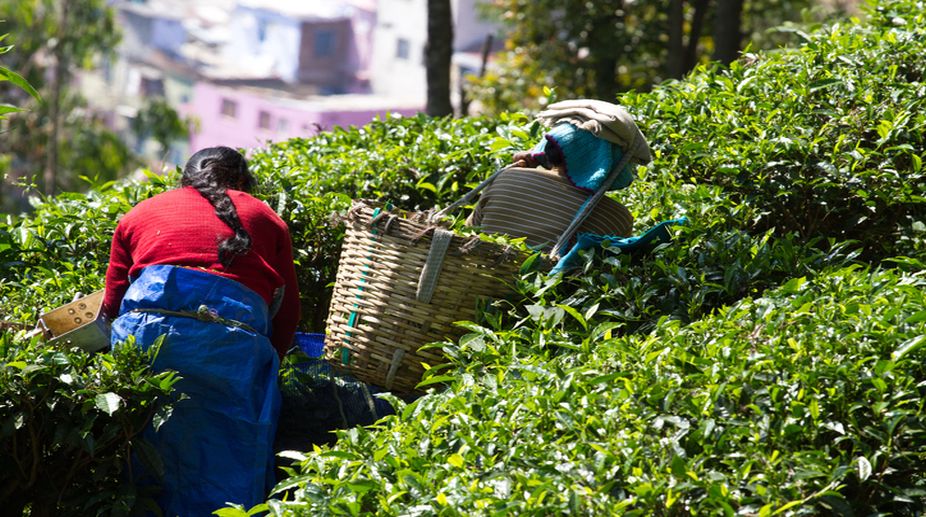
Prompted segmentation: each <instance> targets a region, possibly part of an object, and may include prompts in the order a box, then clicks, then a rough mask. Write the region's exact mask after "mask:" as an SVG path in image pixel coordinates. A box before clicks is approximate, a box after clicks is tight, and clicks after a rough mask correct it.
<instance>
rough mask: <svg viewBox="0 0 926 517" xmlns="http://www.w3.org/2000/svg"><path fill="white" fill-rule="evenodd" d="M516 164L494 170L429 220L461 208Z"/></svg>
mask: <svg viewBox="0 0 926 517" xmlns="http://www.w3.org/2000/svg"><path fill="white" fill-rule="evenodd" d="M516 166H517V164H514V163H513V164H511V165H506V166H505V167H502V168H501V169H498V170H497V171H495V172H493V173H492V175H491V176H489V177H488V178H486V179H484V180H482V183H480V184H478V185H476V187H475V188H473V190H470V191H469V192H467V193H466V194H464V195H463V197H461V198H460V199H458V200H456V201H455V202H454V203H452V204H450V205H448V206H447V207H445V208H444V209H443V210H440V211H438V212H435V213H434V214H432V215H431V217H429V220H430V221H432V222H433V221H437V220H439V219H440V218H441V217H444V216H445V215H447V214H449V213H450V212H453V211H454V210H456V209H457V208H460V207H461V206H463V205H466V204H469V203H470V202H471V201H472V200H473V198H475V197H476V194H478V193H480V192H482V189H484V188H486V187H488V186H489V185H490V184H492V182H493V181H495V178H497V177H498V175H499V174H501V173H503V172H505V171H507V170H508V169H510V168H512V167H516Z"/></svg>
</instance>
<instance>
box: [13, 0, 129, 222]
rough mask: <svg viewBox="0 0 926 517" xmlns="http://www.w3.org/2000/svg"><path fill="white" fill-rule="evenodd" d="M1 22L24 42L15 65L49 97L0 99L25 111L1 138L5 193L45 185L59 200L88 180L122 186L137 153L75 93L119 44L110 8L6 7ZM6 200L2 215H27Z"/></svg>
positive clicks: (85, 4)
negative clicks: (83, 73) (86, 71)
mask: <svg viewBox="0 0 926 517" xmlns="http://www.w3.org/2000/svg"><path fill="white" fill-rule="evenodd" d="M0 20H3V25H2V27H3V29H4V31H5V32H9V33H11V34H12V37H14V38H15V43H16V46H15V47H13V48H12V49H10V52H9V53H8V54H6V56H5V57H6V58H8V60H7V63H8V64H9V66H10V67H11V68H12V69H14V70H17V71H19V72H20V73H21V74H22V76H23V78H24V79H25V80H26V81H28V82H29V83H30V84H32V85H34V86H35V88H36V89H37V90H38V91H39V92H42V95H43V97H44V98H45V102H43V103H37V102H35V101H33V100H32V99H30V98H29V96H28V94H27V93H26V92H24V91H22V90H21V89H18V88H13V87H11V86H5V85H4V84H2V83H0V95H2V97H3V98H4V99H11V101H12V104H13V105H16V106H18V107H20V108H24V109H25V110H24V111H23V112H22V113H18V114H17V116H15V117H10V118H9V119H8V120H6V121H5V127H4V128H3V131H4V138H3V139H0V156H5V158H6V159H5V160H2V162H5V163H6V164H7V166H6V169H7V170H5V171H4V172H5V173H6V176H7V181H5V182H4V183H5V184H4V186H3V187H4V190H7V191H9V190H12V185H11V184H13V183H28V182H37V183H38V184H39V185H40V186H41V188H42V190H43V192H44V193H45V194H46V195H52V194H54V193H55V192H57V191H59V190H61V189H73V188H76V186H77V182H78V178H79V177H80V176H95V177H98V178H103V179H114V178H115V177H117V176H118V175H120V174H121V173H123V172H124V171H126V170H127V169H128V167H130V166H131V165H132V164H133V163H134V162H133V159H132V154H131V152H129V150H128V149H127V148H125V145H124V144H122V142H121V141H120V140H119V139H118V138H116V137H115V136H114V135H112V134H111V132H109V130H108V129H107V128H106V126H105V124H104V123H103V122H104V121H103V120H101V119H100V118H99V117H94V116H92V115H91V114H90V112H89V110H87V108H86V104H85V102H84V99H83V98H82V97H81V96H80V94H79V93H78V92H77V91H76V90H75V88H73V87H72V85H73V81H74V79H75V72H77V70H79V69H81V68H89V67H91V66H93V64H94V62H95V60H96V59H97V58H98V57H99V56H102V55H106V54H110V53H112V52H113V50H114V49H115V47H116V45H117V44H118V42H119V38H120V35H119V32H118V30H117V28H116V25H115V20H114V14H113V10H112V8H111V7H110V6H109V5H108V2H107V1H106V0H68V1H63V2H62V1H56V0H31V1H18V2H0ZM101 151H102V152H103V153H104V154H103V155H101V154H100V153H101ZM78 167H92V168H93V170H86V169H79V168H78ZM8 197H9V196H8ZM4 201H5V203H4V205H5V206H3V207H0V208H3V209H5V210H17V209H23V208H25V207H24V206H23V205H22V201H21V200H16V199H5V200H4ZM17 201H18V202H17Z"/></svg>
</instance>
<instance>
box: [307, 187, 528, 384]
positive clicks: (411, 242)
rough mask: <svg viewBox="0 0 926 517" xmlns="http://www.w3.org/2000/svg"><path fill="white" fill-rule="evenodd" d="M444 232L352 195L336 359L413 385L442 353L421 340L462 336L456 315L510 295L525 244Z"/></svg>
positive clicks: (334, 327)
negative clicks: (512, 244)
mask: <svg viewBox="0 0 926 517" xmlns="http://www.w3.org/2000/svg"><path fill="white" fill-rule="evenodd" d="M435 228H437V230H436V231H437V232H438V234H437V237H435ZM442 230H443V228H441V227H435V225H434V224H432V223H429V222H428V220H427V218H426V217H425V214H422V213H407V214H398V213H397V212H389V211H383V210H381V209H379V208H378V207H377V205H376V204H375V203H372V202H368V201H362V200H361V201H355V202H354V203H353V205H352V207H351V210H350V212H349V213H348V216H347V234H346V236H345V239H344V244H343V248H342V251H341V258H340V262H339V264H338V272H337V278H336V280H335V286H334V293H333V296H332V299H331V307H330V310H329V313H328V321H327V336H326V341H325V348H326V351H327V354H328V356H329V358H330V359H331V361H332V362H333V363H335V364H336V365H338V366H339V367H341V368H344V369H346V370H347V371H348V373H350V374H352V375H354V376H355V377H357V378H358V379H360V380H362V381H364V382H367V383H370V384H374V385H377V386H381V387H383V388H386V389H388V390H391V391H394V392H397V393H408V392H411V391H414V388H415V386H416V385H417V384H418V383H419V382H420V380H421V375H422V373H423V372H424V368H423V367H422V365H421V363H427V364H429V365H432V366H433V365H435V364H439V363H441V362H443V361H444V358H443V356H442V353H441V351H440V349H439V348H429V349H427V350H419V348H421V347H422V346H423V345H425V344H428V343H432V342H435V341H443V340H445V339H455V338H457V337H459V336H460V335H462V334H463V332H464V330H463V329H461V328H460V327H457V326H454V325H453V323H454V322H456V321H461V320H473V319H474V318H475V316H476V310H477V306H478V305H479V304H480V303H484V302H486V301H488V300H490V299H497V298H501V297H504V296H506V295H508V294H510V293H511V284H512V282H513V280H514V276H515V273H516V272H517V271H518V268H519V267H520V264H521V263H522V261H523V259H524V258H525V256H524V255H523V254H522V253H521V252H519V251H517V250H515V249H513V248H508V247H503V246H499V245H496V244H492V243H487V242H483V241H479V240H478V239H477V238H471V239H470V238H464V237H461V236H459V235H453V234H448V233H447V232H446V231H442ZM448 241H449V243H448ZM441 242H443V243H445V244H447V248H446V253H445V254H443V260H442V265H440V266H438V267H436V268H435V265H434V263H435V259H434V258H432V259H431V262H430V263H429V260H428V257H429V254H431V256H432V257H435V256H440V255H442V254H441V253H440V251H439V249H440V248H441V244H440V243H441ZM432 244H433V245H434V247H435V249H436V250H437V251H432ZM423 269H426V272H425V274H424V275H422V270H423ZM435 276H436V282H432V283H428V282H427V280H426V279H425V277H431V278H434V277H435ZM419 280H421V282H422V283H419ZM425 284H427V285H425ZM431 290H433V294H430V292H429V291H431ZM422 291H425V292H424V293H422ZM429 294H430V296H428V295H429Z"/></svg>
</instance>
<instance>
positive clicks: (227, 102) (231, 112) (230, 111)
mask: <svg viewBox="0 0 926 517" xmlns="http://www.w3.org/2000/svg"><path fill="white" fill-rule="evenodd" d="M221 111H222V115H225V116H226V117H231V118H235V117H237V116H238V103H237V102H235V101H233V100H231V99H222V110H221Z"/></svg>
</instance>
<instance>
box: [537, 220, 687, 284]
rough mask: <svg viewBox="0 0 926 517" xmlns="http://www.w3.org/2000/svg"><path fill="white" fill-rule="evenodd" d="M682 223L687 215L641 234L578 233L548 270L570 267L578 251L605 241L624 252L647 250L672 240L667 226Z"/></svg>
mask: <svg viewBox="0 0 926 517" xmlns="http://www.w3.org/2000/svg"><path fill="white" fill-rule="evenodd" d="M683 224H688V218H687V217H679V218H678V219H670V220H668V221H662V222H661V223H659V224H657V225H656V226H654V227H652V228H650V229H649V230H647V231H646V233H644V234H643V235H638V236H634V237H618V236H615V235H596V234H593V233H580V234H579V235H578V236H577V237H576V243H575V245H573V247H572V249H570V250H569V253H566V254H565V255H563V257H562V258H561V259H560V260H559V262H557V263H556V265H555V266H554V267H553V269H552V270H550V274H551V275H555V274H556V273H560V272H562V271H566V270H568V269H572V268H573V267H575V266H576V265H577V261H578V258H579V252H580V251H582V250H586V249H591V248H595V247H598V246H601V245H602V244H604V243H606V242H607V243H608V245H609V246H614V247H617V248H620V250H621V251H623V252H626V253H638V252H644V251H647V250H649V249H652V248H653V247H655V246H656V245H658V244H662V243H665V242H669V241H670V240H672V236H671V235H670V234H669V227H670V226H673V225H683Z"/></svg>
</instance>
